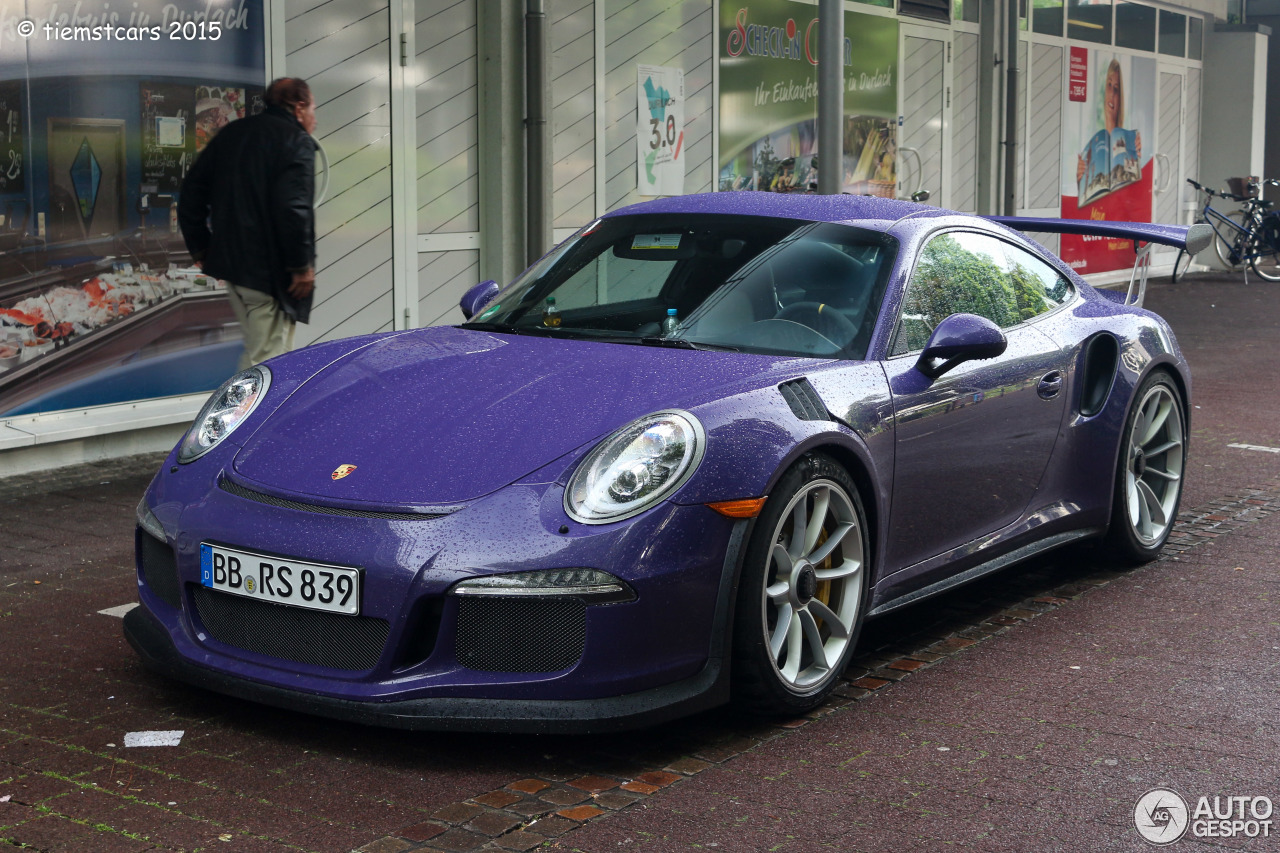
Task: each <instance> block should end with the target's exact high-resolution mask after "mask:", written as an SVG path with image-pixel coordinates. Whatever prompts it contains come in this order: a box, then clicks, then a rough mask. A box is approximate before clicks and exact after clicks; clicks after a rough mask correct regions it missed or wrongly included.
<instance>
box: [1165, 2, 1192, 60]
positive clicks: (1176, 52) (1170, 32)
mask: <svg viewBox="0 0 1280 853" xmlns="http://www.w3.org/2000/svg"><path fill="white" fill-rule="evenodd" d="M1160 52H1161V53H1163V54H1164V55H1165V56H1186V55H1187V16H1186V15H1179V14H1178V13H1177V12H1166V11H1164V10H1163V9H1161V10H1160Z"/></svg>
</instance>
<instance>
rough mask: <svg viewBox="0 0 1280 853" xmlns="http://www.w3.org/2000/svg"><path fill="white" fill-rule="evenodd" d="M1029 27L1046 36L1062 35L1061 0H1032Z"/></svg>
mask: <svg viewBox="0 0 1280 853" xmlns="http://www.w3.org/2000/svg"><path fill="white" fill-rule="evenodd" d="M1031 5H1032V12H1031V29H1033V30H1035V31H1036V32H1038V33H1043V34H1044V35H1047V36H1060V35H1062V0H1032V4H1031Z"/></svg>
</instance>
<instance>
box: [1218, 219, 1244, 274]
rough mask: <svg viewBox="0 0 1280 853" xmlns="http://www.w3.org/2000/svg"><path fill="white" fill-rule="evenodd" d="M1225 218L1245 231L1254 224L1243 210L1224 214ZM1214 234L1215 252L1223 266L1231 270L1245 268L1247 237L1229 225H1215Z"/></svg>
mask: <svg viewBox="0 0 1280 853" xmlns="http://www.w3.org/2000/svg"><path fill="white" fill-rule="evenodd" d="M1214 212H1215V213H1216V212H1217V211H1214ZM1223 217H1224V218H1226V219H1230V220H1231V221H1232V222H1233V223H1235V224H1236V225H1237V226H1239V227H1240V228H1241V229H1244V230H1250V226H1251V225H1252V224H1253V223H1252V222H1251V221H1250V219H1249V215H1248V214H1247V213H1245V212H1244V211H1243V210H1233V211H1231V212H1230V213H1224V214H1223ZM1224 232H1225V233H1224ZM1213 234H1214V237H1213V250H1214V251H1215V252H1217V253H1218V260H1220V261H1222V265H1223V266H1224V267H1226V268H1227V269H1229V270H1238V269H1240V267H1242V266H1244V258H1245V252H1244V244H1245V239H1246V235H1245V234H1243V233H1242V232H1241V231H1237V230H1236V229H1235V228H1232V227H1231V226H1229V225H1214V226H1213Z"/></svg>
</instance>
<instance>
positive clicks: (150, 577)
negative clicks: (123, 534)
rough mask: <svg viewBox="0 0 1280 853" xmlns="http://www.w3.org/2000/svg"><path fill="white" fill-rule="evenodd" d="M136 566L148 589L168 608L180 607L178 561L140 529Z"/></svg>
mask: <svg viewBox="0 0 1280 853" xmlns="http://www.w3.org/2000/svg"><path fill="white" fill-rule="evenodd" d="M138 564H139V565H140V566H141V567H142V580H143V582H144V583H146V585H147V588H148V589H150V590H151V591H152V592H154V593H155V594H156V595H157V596H159V597H160V600H161V601H163V602H164V603H165V604H167V605H169V606H170V607H174V608H178V607H181V606H182V603H181V601H180V592H179V591H180V590H181V589H182V586H181V584H179V583H178V561H177V558H175V557H174V555H173V549H172V548H170V547H169V545H168V544H167V543H165V542H161V541H160V540H159V539H157V538H155V537H154V536H152V535H151V534H150V533H147V532H146V531H145V530H142V529H141V528H139V529H138Z"/></svg>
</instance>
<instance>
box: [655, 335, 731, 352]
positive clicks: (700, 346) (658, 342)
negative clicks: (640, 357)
mask: <svg viewBox="0 0 1280 853" xmlns="http://www.w3.org/2000/svg"><path fill="white" fill-rule="evenodd" d="M632 340H635V339H634V338H633V339H632ZM639 341H640V343H642V344H644V345H645V346H651V347H671V348H672V349H696V350H722V351H724V352H741V350H739V349H738V348H737V347H731V346H726V345H724V344H704V343H699V342H697V341H691V340H688V339H686V338H656V337H648V338H640V339H639Z"/></svg>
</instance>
